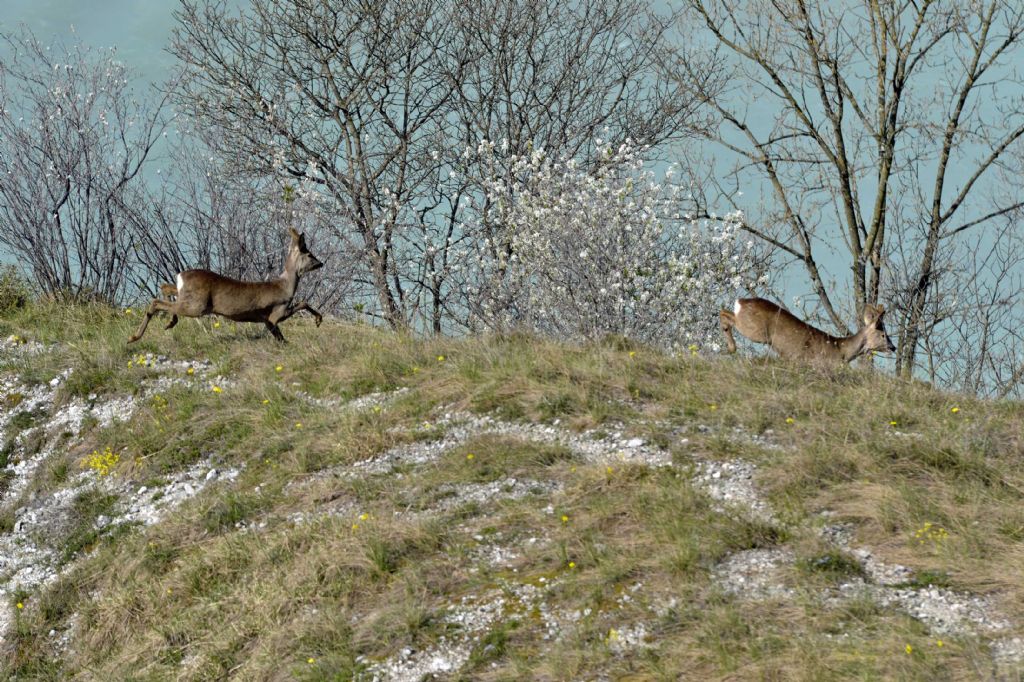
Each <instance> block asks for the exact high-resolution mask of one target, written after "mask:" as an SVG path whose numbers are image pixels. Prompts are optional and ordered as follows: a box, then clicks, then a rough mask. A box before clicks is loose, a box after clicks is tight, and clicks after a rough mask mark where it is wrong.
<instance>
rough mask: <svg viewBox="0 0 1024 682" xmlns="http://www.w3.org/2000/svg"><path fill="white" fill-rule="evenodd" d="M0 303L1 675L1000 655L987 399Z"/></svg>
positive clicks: (1002, 456)
mask: <svg viewBox="0 0 1024 682" xmlns="http://www.w3.org/2000/svg"><path fill="white" fill-rule="evenodd" d="M137 323H138V317H137V314H136V312H135V311H131V310H127V311H126V310H114V309H110V308H105V307H102V306H78V307H72V306H59V305H43V304H38V305H30V306H28V307H26V308H23V309H19V310H15V311H11V312H8V313H4V314H3V315H0V448H2V453H3V461H2V464H3V470H2V471H3V481H4V483H3V488H4V492H3V496H2V498H0V571H2V572H3V574H4V582H3V583H2V585H0V596H2V600H0V629H2V630H3V646H4V648H5V650H6V654H7V655H6V656H5V658H4V660H5V665H6V668H5V674H6V676H7V677H9V678H17V679H68V678H79V679H123V678H127V677H132V678H141V679H164V678H168V677H175V678H178V679H196V680H200V679H211V678H221V677H225V676H227V677H230V678H236V677H237V678H238V679H295V678H297V679H309V680H319V679H353V678H355V679H361V680H419V679H421V678H423V677H424V676H428V675H434V676H435V679H494V680H501V679H509V680H512V679H622V678H629V679H716V678H749V677H773V676H774V677H778V676H783V677H785V678H787V679H790V678H798V679H799V678H803V679H844V678H850V677H857V678H864V677H869V678H870V677H900V678H906V679H929V680H932V679H959V678H964V677H979V676H980V677H991V676H996V677H1006V678H1016V677H1019V676H1020V673H1021V671H1022V670H1024V662H1022V661H1024V643H1022V641H1021V639H1020V637H1021V633H1022V632H1024V619H1021V618H1019V616H1018V614H1019V613H1020V612H1021V609H1020V606H1021V600H1022V596H1024V573H1022V569H1021V568H1020V566H1022V565H1024V564H1021V562H1020V561H1019V557H1020V555H1021V551H1022V544H1021V542H1022V540H1024V505H1022V504H1021V501H1022V499H1021V498H1022V496H1024V480H1022V475H1021V470H1022V469H1021V466H1020V464H1021V455H1022V444H1021V428H1022V427H1021V424H1022V419H1021V418H1022V416H1024V410H1022V408H1021V405H1020V404H1018V403H1013V402H1007V401H1004V402H992V401H982V400H977V399H974V398H970V397H967V396H962V395H955V394H950V393H944V392H942V391H939V390H936V389H934V388H931V387H929V386H926V385H923V384H920V383H917V382H906V381H901V380H897V379H894V378H892V377H889V376H885V375H883V374H880V373H876V372H871V371H865V370H863V369H859V368H849V367H843V368H838V369H835V370H833V371H827V372H824V371H821V370H813V369H808V368H803V367H799V366H795V365H792V364H787V363H784V362H781V361H778V360H776V359H772V358H758V359H753V360H751V359H743V358H723V357H720V356H718V355H717V354H713V353H709V354H705V353H704V352H703V350H702V349H695V350H693V351H691V352H689V353H687V354H683V355H681V356H678V357H669V356H666V355H664V354H662V353H659V352H657V351H654V350H651V349H648V348H645V347H642V346H638V345H636V344H633V343H631V342H629V341H628V340H624V339H617V338H609V339H607V340H606V341H604V342H602V343H595V344H589V345H585V346H573V345H566V344H558V343H553V342H549V341H545V340H542V339H537V338H533V337H530V336H526V335H511V336H507V337H483V338H466V339H448V338H428V339H416V338H412V337H409V336H404V335H399V334H394V333H391V332H387V331H383V330H379V329H374V328H371V327H367V326H364V325H355V324H349V323H342V322H338V321H326V322H325V324H324V325H323V327H321V328H320V329H316V328H314V327H313V325H312V323H309V322H306V321H299V320H293V321H292V322H290V323H289V324H290V325H292V327H291V328H292V331H291V332H290V333H289V340H290V341H291V343H290V344H288V345H280V344H277V343H276V342H274V341H272V340H271V339H269V338H267V337H265V336H264V334H263V333H262V332H259V331H257V330H256V328H255V327H251V326H245V325H235V324H233V323H229V322H221V323H219V324H218V323H216V322H214V321H211V320H203V321H192V320H188V321H183V322H182V324H180V325H179V326H178V327H176V328H175V329H174V330H172V331H169V332H165V331H159V330H156V329H154V330H152V334H151V335H150V336H147V337H146V338H145V339H144V340H143V341H142V342H141V343H140V344H138V346H137V347H132V348H127V347H126V346H125V345H124V341H125V340H126V339H127V338H128V336H129V335H130V333H131V330H132V329H133V328H134V327H135V326H137Z"/></svg>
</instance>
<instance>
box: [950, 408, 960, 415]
mask: <svg viewBox="0 0 1024 682" xmlns="http://www.w3.org/2000/svg"><path fill="white" fill-rule="evenodd" d="M949 411H950V412H952V413H953V414H956V413H957V412H959V411H960V408H959V407H952V408H950V410H949Z"/></svg>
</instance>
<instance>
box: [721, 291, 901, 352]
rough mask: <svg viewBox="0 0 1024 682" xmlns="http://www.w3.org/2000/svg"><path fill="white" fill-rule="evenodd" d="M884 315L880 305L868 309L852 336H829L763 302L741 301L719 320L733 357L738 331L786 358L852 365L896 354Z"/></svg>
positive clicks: (767, 302)
mask: <svg viewBox="0 0 1024 682" xmlns="http://www.w3.org/2000/svg"><path fill="white" fill-rule="evenodd" d="M884 314H885V308H884V307H882V306H880V305H870V304H869V305H867V306H865V308H864V320H863V325H862V326H861V327H860V329H858V330H857V333H856V334H851V335H850V336H832V335H830V334H826V333H825V332H823V331H821V330H820V329H816V328H814V327H812V326H811V325H809V324H807V323H806V322H804V321H803V320H801V319H799V318H797V317H796V316H795V315H793V314H792V313H790V312H789V311H788V310H786V309H785V308H782V307H780V306H777V305H775V304H774V303H772V302H771V301H766V300H765V299H763V298H740V299H737V300H736V305H735V307H734V308H733V312H729V311H728V310H723V311H722V312H720V313H719V314H718V319H719V323H720V325H721V328H722V333H723V334H725V343H726V345H727V346H728V347H729V352H730V353H735V352H736V339H734V338H733V335H732V330H733V328H735V329H736V331H738V332H739V333H740V334H743V336H745V337H747V338H748V339H750V340H751V341H755V342H757V343H767V344H769V345H770V346H771V347H772V348H774V349H775V352H777V353H778V354H779V355H781V356H782V357H784V358H791V359H799V360H818V361H840V360H841V361H844V362H850V361H852V360H853V359H854V358H856V357H858V356H860V355H863V354H864V353H868V352H871V351H888V352H892V351H895V350H896V346H894V345H893V343H892V340H891V339H889V335H888V334H886V333H885V326H884V325H883V324H882V316H883V315H884Z"/></svg>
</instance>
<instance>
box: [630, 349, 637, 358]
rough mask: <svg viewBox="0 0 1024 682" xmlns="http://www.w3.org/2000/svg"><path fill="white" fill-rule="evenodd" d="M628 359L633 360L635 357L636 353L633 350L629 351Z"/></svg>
mask: <svg viewBox="0 0 1024 682" xmlns="http://www.w3.org/2000/svg"><path fill="white" fill-rule="evenodd" d="M629 357H631V358H635V357H636V351H635V350H631V351H629Z"/></svg>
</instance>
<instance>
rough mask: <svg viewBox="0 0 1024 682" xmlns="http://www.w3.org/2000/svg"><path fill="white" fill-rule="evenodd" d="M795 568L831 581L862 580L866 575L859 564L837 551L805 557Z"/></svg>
mask: <svg viewBox="0 0 1024 682" xmlns="http://www.w3.org/2000/svg"><path fill="white" fill-rule="evenodd" d="M797 566H798V567H799V568H800V569H802V570H804V571H807V572H808V573H819V574H822V575H825V576H827V577H828V578H831V579H833V580H840V579H844V578H846V579H849V578H863V577H865V575H866V574H865V573H864V567H863V566H861V565H860V562H858V561H857V560H856V559H854V558H853V557H851V556H849V555H847V554H846V553H844V552H840V551H838V550H830V551H828V552H825V553H824V554H818V555H816V556H811V557H807V558H806V559H802V560H800V561H799V562H797Z"/></svg>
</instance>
